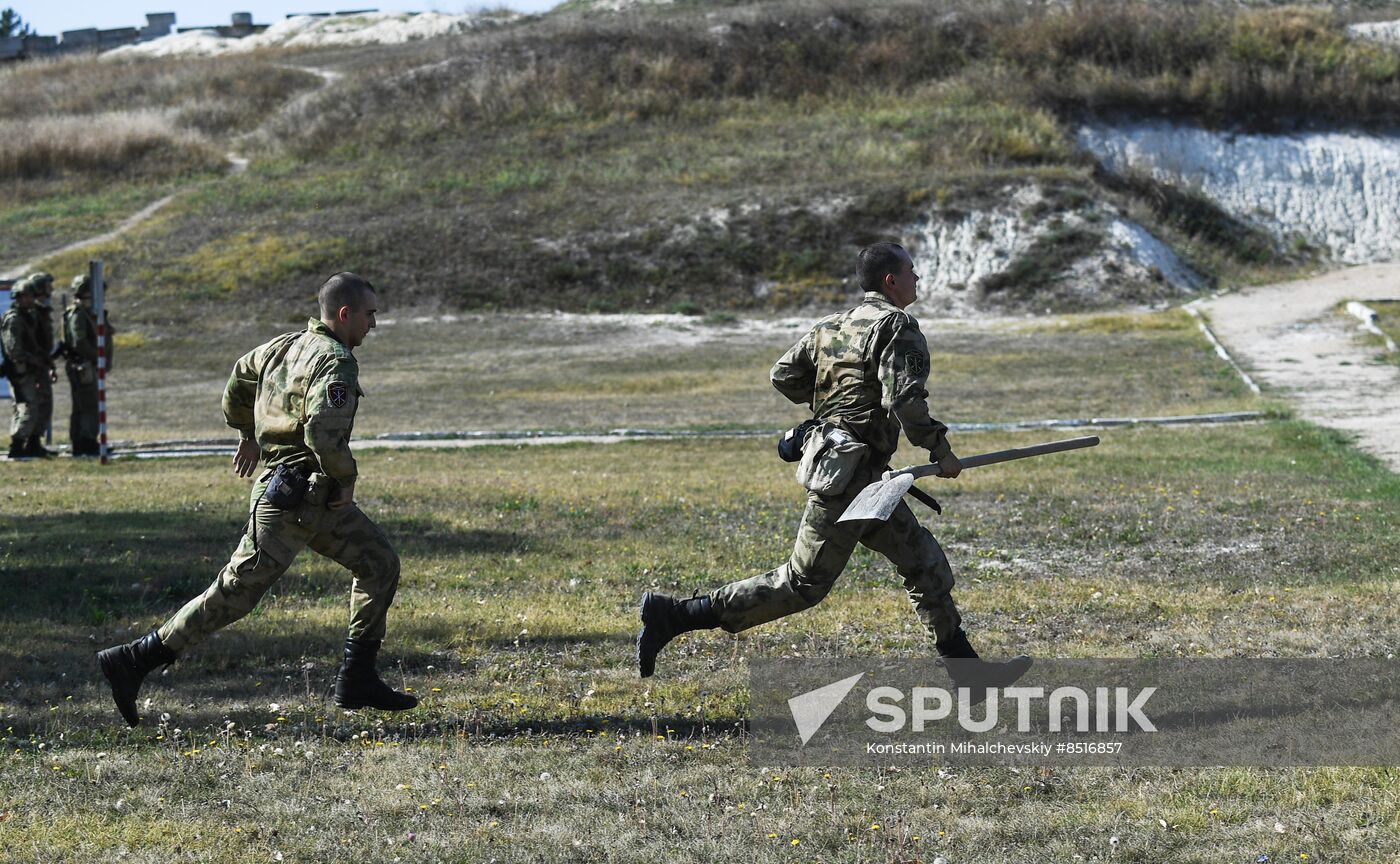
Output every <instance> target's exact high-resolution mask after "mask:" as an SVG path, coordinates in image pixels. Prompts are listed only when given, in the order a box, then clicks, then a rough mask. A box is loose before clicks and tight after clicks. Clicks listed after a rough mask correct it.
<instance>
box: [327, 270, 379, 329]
mask: <svg viewBox="0 0 1400 864" xmlns="http://www.w3.org/2000/svg"><path fill="white" fill-rule="evenodd" d="M373 293H375V291H374V286H373V285H371V284H369V280H368V279H366V278H364V277H363V276H356V275H355V274H354V273H345V272H342V273H337V274H335V275H334V276H332V277H331V278H329V279H327V280H326V283H325V284H324V285H322V286H321V290H320V291H319V292H317V294H316V302H317V303H319V304H321V316H322V317H323V318H334V317H335V315H336V313H337V312H339V311H340V307H342V306H349V307H350V308H351V309H353V310H354V311H356V312H358V311H360V310H361V309H363V308H364V301H365V295H367V294H373Z"/></svg>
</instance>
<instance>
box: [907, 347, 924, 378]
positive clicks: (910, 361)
mask: <svg viewBox="0 0 1400 864" xmlns="http://www.w3.org/2000/svg"><path fill="white" fill-rule="evenodd" d="M904 370H905V371H906V372H908V373H909V374H910V375H914V376H919V375H927V374H928V357H926V356H925V355H924V353H923V352H922V351H907V352H905V354H904Z"/></svg>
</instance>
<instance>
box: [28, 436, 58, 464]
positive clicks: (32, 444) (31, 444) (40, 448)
mask: <svg viewBox="0 0 1400 864" xmlns="http://www.w3.org/2000/svg"><path fill="white" fill-rule="evenodd" d="M25 452H26V453H28V454H29V455H30V456H33V457H34V458H35V459H52V458H54V457H55V456H57V455H58V454H57V453H55V452H53V451H52V450H49V449H47V448H45V447H44V445H43V443H42V442H41V441H40V440H39V436H38V435H30V436H29V441H28V443H27V444H26V445H25Z"/></svg>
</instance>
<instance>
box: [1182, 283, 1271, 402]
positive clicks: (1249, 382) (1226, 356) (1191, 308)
mask: <svg viewBox="0 0 1400 864" xmlns="http://www.w3.org/2000/svg"><path fill="white" fill-rule="evenodd" d="M1199 302H1201V301H1199V300H1193V301H1192V302H1190V303H1187V304H1186V305H1185V306H1183V307H1181V308H1183V309H1185V310H1186V311H1187V312H1188V313H1189V314H1190V315H1191V317H1192V318H1195V319H1196V325H1197V326H1199V327H1200V328H1201V332H1202V333H1204V334H1206V339H1208V340H1210V344H1211V345H1213V346H1215V353H1216V354H1217V355H1219V357H1220V359H1221V360H1224V361H1225V362H1226V363H1229V364H1230V368H1231V369H1234V370H1235V374H1237V375H1239V376H1240V380H1241V381H1243V382H1244V383H1245V386H1246V387H1248V388H1249V389H1250V392H1252V393H1255V394H1258V393H1259V385H1258V384H1255V383H1254V379H1253V378H1251V377H1249V373H1247V372H1245V371H1244V370H1243V369H1241V368H1240V364H1238V363H1236V362H1235V358H1233V357H1231V356H1230V352H1229V351H1226V350H1225V346H1224V345H1221V344H1220V340H1219V339H1217V338H1215V334H1214V333H1212V332H1211V330H1210V325H1208V324H1206V319H1205V317H1204V316H1202V315H1201V312H1200V310H1199V309H1197V308H1196V304H1197V303H1199Z"/></svg>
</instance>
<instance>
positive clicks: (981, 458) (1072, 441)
mask: <svg viewBox="0 0 1400 864" xmlns="http://www.w3.org/2000/svg"><path fill="white" fill-rule="evenodd" d="M1098 443H1099V436H1097V435H1086V436H1085V437H1083V438H1066V439H1065V440H1063V441H1051V442H1049V443H1048V444H1034V445H1032V446H1030V447H1012V448H1011V449H1010V450H997V451H996V452H995V453H982V454H979V455H977V456H968V457H967V458H966V459H959V460H958V461H959V462H961V463H962V467H964V468H978V467H981V466H983V465H995V464H996V463H998V462H1010V461H1012V460H1013V459H1028V458H1030V457H1031V456H1044V455H1045V454H1046V453H1062V452H1064V451H1065V450H1079V449H1082V448H1084V447H1093V446H1095V445H1097V444H1098ZM939 470H940V469H939V467H938V463H936V462H935V463H932V464H930V465H911V466H909V467H908V468H901V469H899V470H898V471H889V472H887V473H886V474H885V479H887V480H888V479H889V478H891V477H895V476H897V475H900V474H909V475H911V476H913V477H937V476H939V473H938V472H939Z"/></svg>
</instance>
